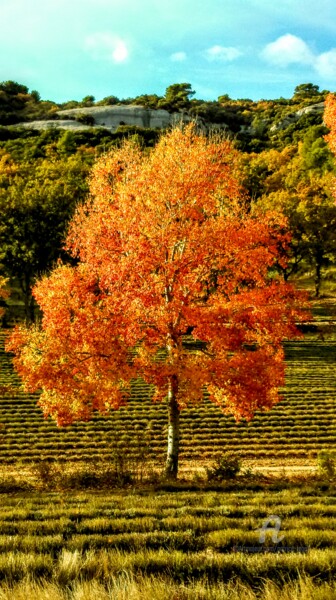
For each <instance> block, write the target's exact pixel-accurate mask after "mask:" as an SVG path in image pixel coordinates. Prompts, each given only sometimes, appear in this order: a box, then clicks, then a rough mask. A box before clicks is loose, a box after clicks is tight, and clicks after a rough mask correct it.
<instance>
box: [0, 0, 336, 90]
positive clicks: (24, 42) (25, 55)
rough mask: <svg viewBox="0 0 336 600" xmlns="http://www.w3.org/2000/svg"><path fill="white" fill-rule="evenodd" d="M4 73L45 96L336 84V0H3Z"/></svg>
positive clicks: (0, 45)
mask: <svg viewBox="0 0 336 600" xmlns="http://www.w3.org/2000/svg"><path fill="white" fill-rule="evenodd" d="M0 24H1V27H0V56H1V60H0V81H5V80H8V79H13V80H15V81H18V82H20V83H24V84H25V85H27V86H28V87H29V89H30V90H31V89H37V90H38V91H39V92H40V94H41V96H42V98H43V99H51V100H55V101H58V102H62V101H66V100H70V99H75V100H80V99H82V98H83V97H84V96H86V95H88V94H92V95H94V96H95V98H96V100H99V99H102V98H103V97H105V96H108V95H112V94H113V95H116V96H118V97H120V98H126V97H129V96H130V97H134V96H136V95H140V94H141V93H148V94H150V93H157V94H159V95H163V94H164V91H165V89H166V87H167V86H168V85H170V84H172V83H178V82H180V83H182V82H188V83H191V84H192V86H193V89H194V90H195V91H196V97H197V98H203V99H205V100H206V99H210V100H216V99H217V97H218V96H219V95H221V94H226V93H228V94H229V95H230V96H231V97H232V98H252V99H254V100H257V99H260V98H278V97H280V96H284V97H291V96H292V94H293V90H294V88H295V86H296V85H298V84H300V83H308V82H312V83H315V84H317V85H319V86H320V89H328V90H331V91H335V88H336V1H335V0H170V1H169V2H165V1H164V0H0Z"/></svg>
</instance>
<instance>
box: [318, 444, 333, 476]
mask: <svg viewBox="0 0 336 600" xmlns="http://www.w3.org/2000/svg"><path fill="white" fill-rule="evenodd" d="M317 466H318V470H319V473H320V474H321V475H323V476H324V477H328V478H330V477H334V476H335V474H336V465H335V458H334V456H333V455H332V454H331V453H330V452H329V450H321V451H320V452H319V453H318V455H317Z"/></svg>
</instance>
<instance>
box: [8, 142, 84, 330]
mask: <svg viewBox="0 0 336 600" xmlns="http://www.w3.org/2000/svg"><path fill="white" fill-rule="evenodd" d="M87 172H88V166H87V165H85V162H83V160H81V157H80V156H79V155H72V156H70V157H67V156H64V157H59V156H58V155H57V154H52V155H50V156H49V157H48V158H45V159H42V160H33V161H23V162H16V161H14V160H13V159H12V157H11V156H10V155H9V154H6V153H3V154H2V156H1V155H0V210H1V221H0V265H1V267H2V270H3V272H4V273H5V274H6V275H7V276H9V277H11V278H12V279H14V278H15V279H16V280H17V281H18V282H19V285H20V288H21V290H22V293H23V299H24V307H25V317H26V319H27V320H31V319H33V316H34V310H33V309H34V304H33V301H32V286H33V284H34V282H35V279H36V277H38V276H40V275H41V274H42V273H44V272H45V271H46V270H47V269H49V268H51V266H52V265H53V263H54V262H55V261H56V260H57V258H59V257H60V255H61V252H62V244H63V241H64V236H65V232H66V227H67V225H68V223H69V220H70V218H71V217H72V215H73V213H74V208H75V204H76V202H78V201H79V200H82V199H83V198H84V196H85V195H86V193H87V186H86V179H85V178H86V175H87Z"/></svg>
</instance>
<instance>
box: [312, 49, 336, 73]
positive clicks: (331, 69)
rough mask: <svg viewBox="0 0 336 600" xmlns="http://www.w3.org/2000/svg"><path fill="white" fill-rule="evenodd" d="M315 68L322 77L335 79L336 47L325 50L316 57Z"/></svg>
mask: <svg viewBox="0 0 336 600" xmlns="http://www.w3.org/2000/svg"><path fill="white" fill-rule="evenodd" d="M315 69H316V71H317V72H318V74H319V75H320V76H321V77H325V78H326V79H328V78H329V77H330V78H332V79H335V77H336V48H332V49H331V50H329V51H328V52H323V54H320V55H319V56H317V58H316V63H315Z"/></svg>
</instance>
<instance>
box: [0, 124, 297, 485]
mask: <svg viewBox="0 0 336 600" xmlns="http://www.w3.org/2000/svg"><path fill="white" fill-rule="evenodd" d="M238 162H239V161H238V154H237V152H236V151H235V150H234V149H233V147H232V146H231V145H230V143H229V142H228V141H224V140H223V139H214V138H213V139H207V138H206V137H204V136H202V135H197V134H196V132H195V130H194V128H193V127H192V126H189V127H187V128H185V129H183V130H182V129H178V128H177V129H175V130H173V131H172V132H170V133H169V134H166V135H164V136H163V137H162V138H161V139H160V141H159V143H158V144H157V146H156V147H155V148H154V150H152V151H151V152H150V153H148V152H141V150H140V149H139V148H138V147H137V146H136V145H135V144H134V143H132V141H128V142H127V143H125V144H124V145H123V146H122V147H121V148H120V149H118V150H115V151H113V152H112V153H110V154H108V155H106V156H103V157H102V158H101V159H99V160H98V162H97V163H96V165H95V167H94V169H93V173H92V177H91V184H90V191H91V195H90V198H89V200H88V201H87V202H86V203H85V204H84V205H83V206H81V207H80V208H79V209H78V210H77V212H76V215H75V217H74V219H73V221H72V224H71V227H70V231H69V235H68V238H67V248H68V250H69V251H70V252H71V254H72V256H73V257H75V258H77V260H78V263H77V265H75V266H70V265H62V264H59V265H57V267H56V268H55V269H54V270H53V272H52V273H51V274H50V275H49V276H46V277H44V278H43V279H41V281H39V283H38V284H37V285H36V286H35V289H34V295H35V298H36V300H37V302H38V303H39V305H40V307H41V309H42V311H43V319H42V323H41V326H37V325H35V326H32V327H26V326H20V327H17V328H16V329H15V331H14V333H13V334H12V337H11V340H10V342H9V343H8V346H7V348H8V349H9V350H11V351H13V352H14V353H15V358H14V363H15V366H16V368H17V370H18V372H19V374H20V375H21V377H22V379H23V381H24V384H25V386H26V388H27V389H28V390H31V391H32V390H40V389H42V394H41V396H40V399H39V404H40V406H41V407H42V409H43V411H44V414H45V416H52V417H53V418H54V419H56V421H57V423H58V424H59V425H66V424H69V423H72V422H73V421H74V420H76V419H80V420H87V419H90V418H91V416H92V414H93V412H94V411H100V412H102V413H107V412H108V411H109V410H110V409H117V408H118V407H120V405H121V404H123V403H125V401H126V399H127V396H128V395H129V393H130V382H131V380H132V378H134V377H137V376H141V377H142V378H143V379H144V380H145V381H146V382H148V383H149V384H151V385H152V386H153V389H155V392H154V396H153V401H165V402H167V407H168V448H167V462H166V475H167V477H171V478H176V476H177V472H178V456H179V418H180V411H181V409H183V408H184V407H185V406H186V405H188V404H190V403H197V402H199V401H201V400H202V398H203V396H204V392H205V390H207V391H208V393H209V395H210V399H211V400H212V401H213V402H214V403H215V404H217V405H218V406H219V407H220V408H221V409H222V410H223V411H224V412H226V413H228V414H233V415H234V416H235V417H236V419H240V418H243V417H244V418H246V419H251V418H252V417H253V415H254V413H255V411H256V410H267V409H270V408H271V407H272V406H273V405H274V404H275V403H276V402H277V401H278V400H279V395H278V388H279V386H281V385H283V383H284V352H283V348H282V341H283V339H284V338H291V337H293V336H295V335H297V329H296V326H295V322H296V321H297V320H298V319H300V318H303V315H302V313H301V312H300V309H299V307H298V305H299V304H301V302H302V297H301V295H300V294H299V293H297V292H295V291H294V289H293V288H292V286H291V285H289V284H287V283H285V282H284V281H283V280H280V279H277V277H276V276H275V275H274V273H273V274H272V267H273V266H274V264H275V262H276V261H277V260H278V247H279V243H282V244H286V243H287V241H288V240H287V234H284V233H283V229H284V226H285V221H284V220H283V219H281V218H280V217H279V216H277V217H275V216H274V214H266V215H265V214H262V213H258V212H257V211H254V212H253V211H250V210H249V208H248V207H246V198H245V195H244V193H243V191H242V189H241V187H240V184H239V170H238ZM187 331H188V332H190V331H192V337H193V340H194V341H196V340H199V341H201V342H202V343H199V344H194V346H192V344H190V343H189V344H186V343H185V340H186V337H185V334H186V332H187ZM190 346H191V347H192V350H191V349H190ZM162 357H164V360H162ZM159 358H160V360H159Z"/></svg>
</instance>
